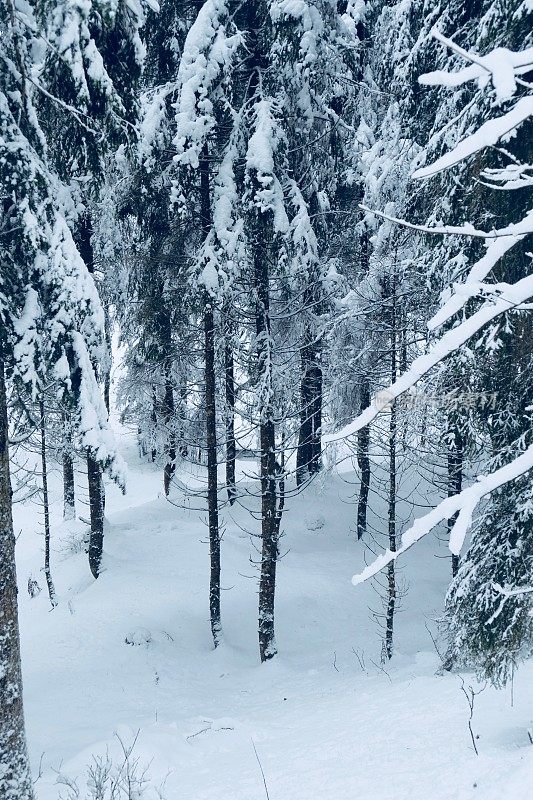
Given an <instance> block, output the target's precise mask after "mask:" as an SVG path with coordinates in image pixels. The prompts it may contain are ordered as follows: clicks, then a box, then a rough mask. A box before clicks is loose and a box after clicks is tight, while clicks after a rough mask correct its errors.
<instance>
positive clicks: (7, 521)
mask: <svg viewBox="0 0 533 800" xmlns="http://www.w3.org/2000/svg"><path fill="white" fill-rule="evenodd" d="M0 797H2V800H33V797H34V794H33V784H32V780H31V775H30V768H29V761H28V753H27V747H26V732H25V727H24V710H23V701H22V673H21V666H20V637H19V624H18V611H17V576H16V567H15V536H14V533H13V517H12V508H11V481H10V475H9V449H8V423H7V397H6V385H5V377H4V362H3V360H2V358H1V355H0Z"/></svg>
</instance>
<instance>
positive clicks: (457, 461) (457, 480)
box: [447, 426, 463, 578]
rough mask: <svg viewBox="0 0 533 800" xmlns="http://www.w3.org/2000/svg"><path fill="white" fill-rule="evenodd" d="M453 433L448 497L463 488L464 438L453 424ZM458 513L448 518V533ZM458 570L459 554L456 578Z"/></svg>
mask: <svg viewBox="0 0 533 800" xmlns="http://www.w3.org/2000/svg"><path fill="white" fill-rule="evenodd" d="M451 433H452V436H453V442H450V449H449V450H448V497H453V495H456V494H459V492H460V491H461V490H462V488H463V440H462V437H461V434H460V433H459V430H458V429H457V427H456V426H451ZM458 515H459V512H457V513H456V514H454V515H453V517H451V518H450V519H449V520H448V525H447V527H448V535H450V534H451V532H452V528H453V526H454V525H455V521H456V520H457V517H458ZM458 571H459V556H457V555H452V577H454V578H455V576H456V575H457V573H458Z"/></svg>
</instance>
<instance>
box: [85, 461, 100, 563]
mask: <svg viewBox="0 0 533 800" xmlns="http://www.w3.org/2000/svg"><path fill="white" fill-rule="evenodd" d="M87 482H88V484H89V510H90V515H91V533H90V538H89V566H90V568H91V572H92V574H93V576H94V577H95V578H97V577H98V575H99V574H100V564H101V561H102V552H103V548H104V498H103V481H102V470H101V467H100V464H99V463H98V461H97V460H96V459H95V458H94V456H93V455H92V454H91V453H87Z"/></svg>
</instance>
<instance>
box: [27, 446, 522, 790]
mask: <svg viewBox="0 0 533 800" xmlns="http://www.w3.org/2000/svg"><path fill="white" fill-rule="evenodd" d="M119 435H120V438H121V442H122V448H123V452H124V455H125V457H126V459H127V461H128V463H129V489H128V494H127V495H126V496H125V497H122V496H121V495H120V494H119V493H118V491H117V490H115V489H114V488H112V487H111V488H108V492H107V504H106V515H107V518H108V529H107V531H106V541H105V562H104V566H105V570H104V572H103V574H102V575H101V576H100V578H99V579H98V581H97V582H95V581H93V580H92V578H91V576H90V573H89V569H88V566H87V563H86V556H85V554H84V553H83V552H79V553H72V552H71V549H72V548H71V546H70V544H69V542H71V541H72V540H73V539H74V540H75V538H76V535H77V536H78V537H79V535H80V531H81V530H82V529H83V527H84V526H83V525H82V524H81V523H77V524H71V525H70V526H69V525H68V524H67V525H61V524H60V512H61V505H60V502H59V499H60V491H59V480H58V476H57V477H56V484H55V486H56V488H55V492H54V499H55V503H54V508H53V512H54V514H53V521H54V528H53V570H54V578H55V582H56V588H57V591H58V595H59V599H60V604H59V606H58V607H57V608H56V609H55V610H53V611H50V606H49V603H48V598H47V596H46V591H45V583H44V578H43V576H42V574H41V573H40V565H41V560H42V537H41V536H40V535H39V534H40V528H39V523H38V509H37V507H35V506H32V505H29V506H26V507H21V506H17V509H16V520H15V524H16V529H17V532H21V533H20V537H19V540H18V545H17V547H18V568H19V582H20V608H21V625H22V648H23V667H24V679H25V702H26V717H27V728H28V736H29V743H30V750H31V757H32V763H33V765H34V769H35V772H36V774H37V772H38V771H39V764H41V767H40V771H41V773H42V774H41V777H40V778H39V780H38V782H37V784H36V789H37V791H38V797H39V800H57V798H58V794H59V791H60V790H59V787H58V786H57V784H56V779H57V771H58V770H59V772H61V773H62V774H65V775H68V776H70V777H77V778H78V779H79V784H80V786H83V781H84V775H85V773H86V765H87V764H88V763H90V761H91V758H92V756H93V755H94V754H99V753H100V754H103V753H105V751H106V748H109V751H110V753H111V754H112V756H113V758H115V756H116V753H117V751H118V748H119V743H118V740H117V738H116V736H115V734H116V733H118V735H119V736H120V737H121V738H122V740H123V741H124V742H125V743H127V744H129V743H130V742H131V741H132V740H133V738H134V737H135V736H136V734H137V732H139V733H138V739H137V742H136V746H135V751H134V753H135V755H136V756H137V757H138V758H139V759H140V763H141V764H143V765H148V764H149V774H150V776H151V778H152V780H153V784H154V785H155V786H159V785H160V784H161V783H162V782H163V781H165V797H166V798H167V800H264V798H265V797H266V796H267V795H266V792H265V787H264V785H263V778H262V774H261V767H262V769H263V771H264V774H265V779H266V784H267V787H268V794H269V797H270V800H314V798H321V800H354V798H357V800H407V798H414V799H415V800H417V799H418V798H425V800H427V799H428V798H430V800H440V799H441V798H442V800H452V799H453V800H467V798H477V799H478V800H493V798H494V800H496V799H497V800H502V798H509V799H510V800H515V798H516V800H519V798H520V799H521V798H525V797H527V796H529V794H530V793H531V792H533V747H532V745H531V744H530V742H529V739H528V732H527V731H528V728H531V727H533V721H532V720H533V705H532V701H533V667H532V665H526V666H525V667H524V668H522V669H521V670H520V672H519V673H518V675H517V676H516V678H515V681H514V687H513V691H512V692H511V690H510V689H506V690H505V691H501V692H497V691H495V690H493V689H491V688H486V689H485V690H484V691H482V692H481V693H480V694H479V695H478V696H477V697H476V699H475V709H474V718H473V722H472V725H473V731H474V734H475V735H476V736H477V737H478V738H477V739H476V743H477V746H478V749H479V755H478V756H476V755H475V753H474V750H473V747H472V742H471V739H470V734H469V729H468V717H469V709H468V704H467V700H466V698H465V696H464V694H463V693H462V691H461V677H460V676H458V675H444V676H437V675H435V670H436V667H437V663H438V662H437V657H436V654H435V651H434V649H433V644H432V640H431V637H430V635H429V633H428V630H427V627H429V628H430V630H433V631H434V630H435V628H436V625H435V622H434V620H435V618H436V617H438V615H439V613H440V610H441V608H442V599H443V594H444V591H445V588H446V582H447V579H448V575H449V569H450V567H449V560H448V558H447V551H446V549H445V547H444V545H443V544H442V543H441V542H439V540H438V539H437V538H436V537H432V538H428V539H427V540H426V541H424V542H422V543H421V544H420V545H419V546H418V547H417V548H414V549H413V550H412V551H411V553H410V554H408V555H407V556H406V558H405V559H404V561H403V571H402V578H403V579H404V580H405V582H406V583H407V584H408V591H407V595H406V597H405V599H404V601H403V610H402V612H401V613H400V615H399V616H398V621H397V632H396V647H397V652H396V655H395V657H394V659H393V661H392V663H391V664H388V665H387V666H386V672H384V671H382V670H381V669H380V666H379V663H380V639H379V631H378V629H377V627H376V623H375V621H373V620H372V619H371V616H370V614H369V610H368V608H369V606H371V607H373V608H378V607H379V601H378V600H377V598H376V595H375V592H374V589H373V588H372V587H371V586H367V585H365V586H360V587H357V588H354V587H353V586H352V585H351V583H350V578H351V576H352V574H353V573H354V572H356V571H358V570H359V569H360V568H361V566H362V565H363V564H364V559H365V548H364V547H363V546H362V545H361V544H360V543H357V542H356V541H355V538H354V536H353V533H352V532H351V530H350V529H351V528H352V529H353V520H354V516H355V509H354V506H353V504H352V503H353V501H352V500H351V498H352V496H353V492H354V487H353V485H351V483H350V482H347V478H348V479H349V478H350V476H349V475H344V476H340V475H337V476H334V477H331V476H330V477H328V478H327V479H325V480H324V481H322V482H321V483H316V484H314V485H313V486H312V487H311V488H310V489H309V490H308V491H307V492H306V493H305V494H304V495H303V496H301V497H299V498H296V499H293V500H291V501H290V502H289V503H288V509H287V513H286V515H285V519H284V530H285V534H286V535H285V539H284V541H283V545H284V547H285V549H286V550H287V551H288V552H287V554H286V555H285V557H284V558H283V560H282V561H281V564H280V567H279V573H278V594H277V605H276V611H277V641H278V647H279V653H280V654H279V657H278V658H277V659H276V660H275V661H274V662H271V663H268V664H266V665H262V666H261V665H260V664H259V659H258V647H257V634H256V617H257V611H256V605H257V594H256V591H257V570H256V567H255V566H254V564H253V563H251V561H250V559H252V560H254V559H256V557H257V554H256V551H255V549H254V544H253V543H252V539H251V537H250V536H249V535H248V534H247V533H246V531H245V530H243V528H245V529H251V530H252V531H254V532H257V523H255V522H253V521H251V519H250V517H249V515H247V514H246V513H245V511H244V510H242V509H238V510H237V511H235V512H233V511H232V512H230V511H229V510H228V509H226V510H225V511H224V513H223V516H224V520H225V523H226V531H225V535H224V540H223V548H222V555H223V586H224V589H225V591H224V592H223V597H222V601H223V624H224V636H225V643H224V645H223V646H222V647H221V648H220V649H219V650H218V651H216V652H213V650H212V647H211V639H210V630H209V619H208V605H207V584H208V574H209V573H208V568H209V565H208V548H207V544H206V527H205V521H204V515H203V514H202V513H199V512H197V511H194V510H189V511H186V510H184V509H180V508H177V507H175V506H172V505H170V504H169V503H168V502H166V501H165V500H164V499H163V498H162V497H161V496H160V491H161V475H160V471H159V470H158V471H156V470H155V469H154V468H152V467H151V466H146V465H141V464H140V462H139V460H138V457H137V453H136V448H135V446H134V442H133V439H132V438H131V436H129V435H127V434H126V432H124V431H122V432H121V433H120V434H119ZM246 466H248V467H249V464H248V465H246ZM178 498H179V493H176V499H178ZM78 513H79V514H81V516H87V513H88V512H87V509H86V507H84V506H82V505H81V504H79V506H78ZM322 521H323V523H324V524H323V525H322V527H320V525H321V523H322ZM366 557H367V558H368V553H366ZM30 574H32V575H33V576H34V577H36V578H37V579H38V581H39V583H40V585H41V586H42V588H43V591H42V592H41V594H40V595H39V596H38V597H36V598H35V599H31V598H30V597H29V595H28V593H27V590H26V584H27V581H28V577H29V575H30ZM426 626H427V627H426ZM464 681H465V684H466V686H469V685H472V686H473V687H474V688H475V689H476V690H477V689H478V688H480V687H478V685H477V684H476V683H475V681H474V680H473V678H472V676H470V675H465V676H464ZM254 747H255V750H256V751H257V757H256V753H255V752H254ZM258 759H259V761H260V764H261V767H260V764H259V762H258ZM81 796H82V798H83V797H84V794H83V793H82V795H81ZM153 796H154V797H155V794H154V795H153ZM148 797H150V798H151V797H152V795H148V794H147V798H148Z"/></svg>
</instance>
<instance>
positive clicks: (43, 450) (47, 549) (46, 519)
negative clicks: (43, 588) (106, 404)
mask: <svg viewBox="0 0 533 800" xmlns="http://www.w3.org/2000/svg"><path fill="white" fill-rule="evenodd" d="M39 411H40V413H41V420H40V421H41V472H42V482H43V510H44V574H45V577H46V585H47V586H48V596H49V598H50V603H51V605H52V608H55V606H57V599H56V590H55V588H54V582H53V580H52V571H51V569H50V505H49V502H48V465H47V460H46V416H45V410H44V401H43V400H41V401H40V402H39Z"/></svg>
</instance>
